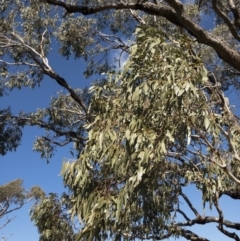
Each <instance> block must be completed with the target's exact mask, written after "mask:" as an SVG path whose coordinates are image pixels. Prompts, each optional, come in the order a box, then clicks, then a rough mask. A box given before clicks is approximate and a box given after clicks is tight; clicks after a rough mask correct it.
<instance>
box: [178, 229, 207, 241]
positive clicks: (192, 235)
mask: <svg viewBox="0 0 240 241" xmlns="http://www.w3.org/2000/svg"><path fill="white" fill-rule="evenodd" d="M181 236H182V237H184V238H185V239H187V240H192V241H209V239H206V238H202V237H200V236H198V235H197V234H195V233H193V232H192V231H190V230H186V229H182V230H181Z"/></svg>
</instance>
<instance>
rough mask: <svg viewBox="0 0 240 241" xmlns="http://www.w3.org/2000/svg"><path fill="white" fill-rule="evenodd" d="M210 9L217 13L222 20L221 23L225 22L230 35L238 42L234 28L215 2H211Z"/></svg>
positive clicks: (239, 39)
mask: <svg viewBox="0 0 240 241" xmlns="http://www.w3.org/2000/svg"><path fill="white" fill-rule="evenodd" d="M212 7H213V9H214V11H215V12H216V13H217V15H218V16H219V17H220V18H222V19H223V21H224V22H225V24H226V25H227V26H228V28H229V30H230V32H231V33H232V35H233V37H234V38H235V39H237V40H238V41H240V35H238V33H237V30H236V29H235V27H234V25H233V24H232V23H231V21H230V20H229V19H228V17H227V15H226V14H225V13H224V12H222V11H221V10H220V9H219V8H218V6H217V1H216V0H212Z"/></svg>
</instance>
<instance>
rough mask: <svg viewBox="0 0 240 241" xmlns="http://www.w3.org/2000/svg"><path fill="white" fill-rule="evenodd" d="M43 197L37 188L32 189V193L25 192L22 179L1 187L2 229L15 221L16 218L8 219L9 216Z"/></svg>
mask: <svg viewBox="0 0 240 241" xmlns="http://www.w3.org/2000/svg"><path fill="white" fill-rule="evenodd" d="M43 195H44V193H43V191H42V190H41V189H40V188H39V187H37V186H35V187H32V188H31V190H30V191H27V190H25V189H24V188H23V181H22V180H20V179H17V180H14V181H11V182H9V183H6V184H4V185H0V219H1V221H2V220H3V222H2V224H1V226H0V229H2V228H4V227H5V226H6V225H7V224H8V223H10V222H11V221H12V220H13V219H14V217H8V215H11V213H12V212H14V211H16V210H18V209H20V208H22V206H23V205H24V204H26V203H27V202H29V201H31V200H32V199H35V200H38V199H39V198H40V197H42V196H43Z"/></svg>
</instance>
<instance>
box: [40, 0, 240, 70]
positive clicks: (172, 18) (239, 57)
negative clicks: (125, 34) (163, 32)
mask: <svg viewBox="0 0 240 241" xmlns="http://www.w3.org/2000/svg"><path fill="white" fill-rule="evenodd" d="M44 2H45V3H48V4H52V5H55V6H60V7H62V8H64V9H65V10H66V11H67V12H69V13H81V14H83V15H90V14H94V13H99V12H102V11H106V10H112V9H114V10H122V9H128V10H130V9H132V10H141V11H143V12H145V13H147V14H151V15H156V16H162V17H164V18H166V19H167V20H168V21H169V22H171V23H173V24H175V25H176V26H180V27H182V28H184V29H185V30H187V31H188V32H189V33H190V34H191V35H193V36H194V37H195V38H196V40H197V41H198V42H199V43H202V44H205V45H207V46H210V47H212V48H213V49H214V50H215V51H216V53H217V54H218V56H219V57H220V58H221V59H222V60H224V61H225V62H226V63H228V64H229V65H231V66H232V67H233V68H235V69H236V70H239V71H240V53H239V52H238V51H237V50H236V51H234V50H233V49H232V46H230V45H228V43H227V42H226V41H224V40H222V39H220V38H219V37H218V36H216V35H213V34H212V33H209V32H208V31H206V30H204V29H203V28H201V27H200V26H199V25H197V24H196V23H194V22H193V21H192V20H191V19H190V18H189V17H187V16H186V15H185V14H184V11H183V4H182V3H181V2H180V1H178V0H168V1H167V2H168V3H169V4H170V6H172V7H169V6H166V5H164V4H161V3H159V4H154V3H151V2H144V3H135V4H133V3H131V4H128V3H119V4H108V5H104V6H97V7H85V6H77V5H72V4H66V3H64V2H62V1H58V0H44Z"/></svg>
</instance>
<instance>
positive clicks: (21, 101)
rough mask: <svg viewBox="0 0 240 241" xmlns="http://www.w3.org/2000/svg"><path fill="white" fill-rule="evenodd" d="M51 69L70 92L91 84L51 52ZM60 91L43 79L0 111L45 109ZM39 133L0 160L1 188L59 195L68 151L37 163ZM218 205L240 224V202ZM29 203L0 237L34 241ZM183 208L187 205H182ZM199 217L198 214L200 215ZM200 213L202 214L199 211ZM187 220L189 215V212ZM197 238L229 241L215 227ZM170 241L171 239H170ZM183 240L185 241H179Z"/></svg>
mask: <svg viewBox="0 0 240 241" xmlns="http://www.w3.org/2000/svg"><path fill="white" fill-rule="evenodd" d="M49 60H50V61H49V62H50V64H51V66H52V67H53V68H54V69H55V70H56V72H58V73H59V74H60V75H61V76H62V77H64V78H66V80H67V81H68V82H69V83H70V84H71V85H72V87H73V88H83V87H85V86H88V85H90V83H91V80H86V79H84V78H83V75H82V72H83V67H84V63H83V62H82V61H80V60H77V61H75V60H72V59H70V60H65V59H63V58H61V57H60V56H59V55H58V54H57V52H56V51H55V50H54V51H53V53H52V54H51V56H50V59H49ZM60 90H62V88H61V87H60V86H58V85H57V83H55V82H54V80H52V79H49V78H45V79H44V80H43V82H42V84H41V86H40V88H38V87H36V89H34V90H31V89H28V88H24V89H22V90H20V91H19V90H14V91H12V92H10V94H9V96H6V97H3V98H0V106H1V108H4V107H7V106H11V107H12V111H13V112H15V113H17V112H18V111H20V110H25V111H33V110H35V109H36V108H43V107H47V106H48V104H49V102H50V97H51V96H53V95H55V94H56V92H58V91H60ZM230 99H231V100H232V101H234V103H233V104H235V105H236V106H237V107H239V98H238V97H237V95H236V93H232V94H231V98H230ZM41 133H42V131H41V130H39V129H38V128H32V127H31V128H30V127H27V128H25V129H24V135H23V138H22V144H21V146H19V148H18V149H17V151H16V152H12V153H8V154H7V155H6V156H4V157H2V156H1V157H0V185H2V184H5V183H7V182H9V181H12V180H14V179H17V178H20V179H23V180H24V187H25V188H26V189H29V188H30V187H31V186H34V185H38V186H40V187H41V188H42V189H43V190H44V191H45V192H46V193H49V192H56V193H59V194H61V193H62V192H63V185H62V178H61V176H59V173H60V170H61V164H62V161H63V160H64V158H71V155H70V153H69V148H68V147H65V148H59V149H58V151H57V153H56V155H55V156H54V157H53V158H52V159H51V161H50V164H46V160H43V159H40V155H39V154H38V153H35V152H33V151H32V146H33V141H34V138H35V136H37V135H40V134H41ZM186 192H187V194H188V195H189V197H190V198H191V200H192V201H193V203H194V204H195V205H196V207H197V208H198V209H199V210H202V201H201V196H200V192H197V191H196V190H195V189H194V188H192V187H189V188H188V189H187V190H186ZM221 204H222V206H223V211H225V212H224V213H225V218H226V219H229V220H230V221H235V222H239V221H240V220H239V219H240V201H232V200H231V199H230V198H225V197H224V198H222V200H221ZM31 205H32V203H29V204H27V205H25V206H24V207H23V208H22V209H21V210H19V211H16V212H14V213H12V214H10V215H9V217H14V216H16V219H15V220H13V221H12V222H11V223H10V224H8V225H7V226H6V227H5V228H4V229H2V230H0V234H2V233H3V234H4V236H5V237H8V236H10V235H11V234H12V236H11V237H10V238H9V239H8V240H9V241H37V240H38V237H39V236H38V233H37V229H36V227H34V225H33V223H32V222H31V221H30V217H29V210H30V207H31ZM184 205H185V206H186V207H187V205H186V204H184ZM200 213H201V212H200ZM202 213H204V211H203V210H202ZM205 213H206V215H213V214H216V212H215V211H214V210H213V213H210V211H209V210H208V208H207V209H206V212H205ZM189 214H190V217H193V216H191V215H192V214H191V212H189ZM4 221H5V218H3V219H2V220H0V226H1V224H2V223H3V222H4ZM193 231H196V232H197V233H198V234H199V235H202V236H203V237H207V238H208V239H210V240H222V241H225V240H226V241H227V240H230V239H228V238H226V237H225V236H223V235H221V234H220V233H219V232H218V231H217V229H216V224H211V225H207V227H206V226H205V225H204V226H198V227H196V228H195V227H194V228H193ZM169 240H173V239H169ZM179 240H185V239H179Z"/></svg>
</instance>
